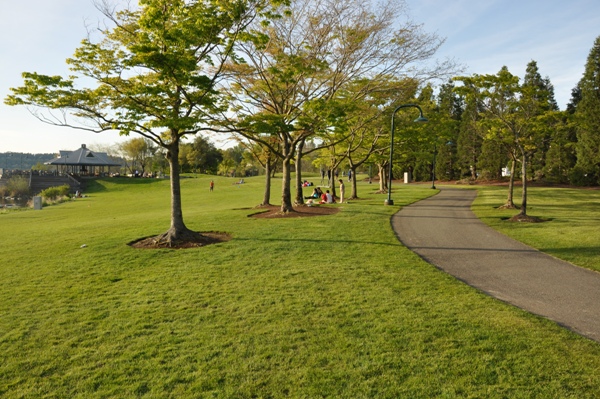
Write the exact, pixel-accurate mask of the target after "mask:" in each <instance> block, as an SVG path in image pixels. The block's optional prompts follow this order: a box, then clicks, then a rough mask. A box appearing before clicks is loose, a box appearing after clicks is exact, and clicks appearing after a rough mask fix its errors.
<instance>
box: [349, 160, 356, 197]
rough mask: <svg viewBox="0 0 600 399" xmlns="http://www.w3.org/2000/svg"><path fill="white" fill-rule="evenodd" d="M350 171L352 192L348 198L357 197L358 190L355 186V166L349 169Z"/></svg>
mask: <svg viewBox="0 0 600 399" xmlns="http://www.w3.org/2000/svg"><path fill="white" fill-rule="evenodd" d="M350 170H351V171H352V177H351V178H350V179H351V184H352V193H351V194H350V197H349V199H357V198H358V190H357V187H356V167H354V168H351V169H350Z"/></svg>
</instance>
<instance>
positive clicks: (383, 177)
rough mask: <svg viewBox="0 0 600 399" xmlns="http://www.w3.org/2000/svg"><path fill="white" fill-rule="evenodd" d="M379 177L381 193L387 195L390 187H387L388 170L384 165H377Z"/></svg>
mask: <svg viewBox="0 0 600 399" xmlns="http://www.w3.org/2000/svg"><path fill="white" fill-rule="evenodd" d="M377 169H378V175H379V192H380V193H387V190H388V185H387V173H386V168H385V166H384V165H382V164H377Z"/></svg>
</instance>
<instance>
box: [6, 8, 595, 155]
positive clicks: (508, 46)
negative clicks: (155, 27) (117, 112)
mask: <svg viewBox="0 0 600 399" xmlns="http://www.w3.org/2000/svg"><path fill="white" fill-rule="evenodd" d="M9 4H10V5H5V6H4V7H3V8H2V13H0V98H1V99H2V103H1V104H0V152H6V151H12V152H31V153H41V152H49V153H54V152H58V151H59V150H63V149H64V150H75V149H77V148H78V147H80V146H81V144H87V145H88V146H89V147H91V148H94V146H107V145H112V144H114V143H116V142H118V141H123V140H124V139H125V138H122V137H120V136H119V135H118V134H117V133H102V134H94V133H86V132H82V131H79V130H73V129H68V128H58V127H53V126H49V125H46V124H44V123H42V122H40V121H38V120H37V119H36V118H34V117H33V116H32V115H30V114H29V112H28V111H27V109H26V108H24V107H8V106H6V105H4V103H3V100H4V98H5V97H6V95H7V94H9V88H10V87H16V86H19V85H21V83H22V79H21V73H22V72H23V71H30V72H33V71H35V72H39V73H43V74H50V75H51V74H60V75H66V74H68V69H67V67H66V64H65V59H66V58H68V57H70V56H71V55H72V54H73V51H74V50H75V48H76V47H77V46H78V45H79V43H80V41H81V39H83V38H84V37H86V35H87V27H90V28H92V29H93V27H94V26H96V25H97V24H98V21H100V20H101V15H100V14H99V13H98V11H97V10H96V9H95V8H94V6H93V4H92V2H91V0H27V1H10V2H9ZM406 4H407V6H408V12H409V14H410V16H411V17H412V19H413V20H414V21H415V22H418V23H423V24H424V30H425V31H427V32H435V33H437V34H438V35H439V36H441V37H445V38H446V42H445V43H444V45H443V46H442V48H441V49H440V50H439V52H438V54H437V57H439V58H445V57H450V58H454V59H456V61H458V62H459V63H461V64H463V65H465V67H466V70H465V74H472V73H478V74H487V73H491V74H494V73H496V72H498V71H499V70H500V68H501V67H502V66H503V65H506V66H507V67H508V69H509V71H510V72H511V73H513V74H514V75H518V76H521V77H522V76H523V75H524V73H525V68H526V65H527V63H528V62H529V61H531V60H535V61H537V63H538V67H539V70H540V73H541V75H542V76H543V77H546V76H547V77H549V78H550V81H551V82H552V84H553V85H554V88H555V95H556V99H557V102H558V104H559V106H560V108H561V109H564V108H565V106H566V104H567V103H568V101H569V99H570V96H571V89H572V88H573V87H574V86H575V84H576V83H577V82H578V81H579V79H580V78H581V75H582V73H583V70H584V66H585V61H586V59H587V56H588V54H589V51H590V49H591V48H592V45H593V43H594V40H595V39H596V37H598V36H600V1H599V0H570V1H568V2H565V1H560V2H559V1H556V0H521V1H515V0H478V1H477V0H418V1H417V0H407V1H406Z"/></svg>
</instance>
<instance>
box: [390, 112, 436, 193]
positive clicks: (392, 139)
mask: <svg viewBox="0 0 600 399" xmlns="http://www.w3.org/2000/svg"><path fill="white" fill-rule="evenodd" d="M410 107H412V108H417V109H418V110H419V117H418V118H417V119H415V120H414V122H427V121H428V119H427V118H425V117H424V116H423V110H422V109H421V107H419V106H418V105H417V104H404V105H400V106H398V107H397V108H396V109H395V110H394V112H393V113H392V137H391V143H390V171H389V179H388V180H389V181H388V197H387V199H386V200H385V201H384V205H394V200H392V161H393V159H394V116H396V112H398V111H399V110H400V109H402V108H410Z"/></svg>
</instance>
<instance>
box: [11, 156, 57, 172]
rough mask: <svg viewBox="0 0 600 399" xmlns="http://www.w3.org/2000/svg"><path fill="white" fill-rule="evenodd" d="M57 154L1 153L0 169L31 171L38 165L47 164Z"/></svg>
mask: <svg viewBox="0 0 600 399" xmlns="http://www.w3.org/2000/svg"><path fill="white" fill-rule="evenodd" d="M55 157H56V154H30V153H22V152H0V168H5V169H9V170H12V169H19V170H29V169H31V168H32V167H33V166H35V165H37V164H38V163H42V164H43V163H44V162H47V161H49V160H51V159H53V158H55Z"/></svg>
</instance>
